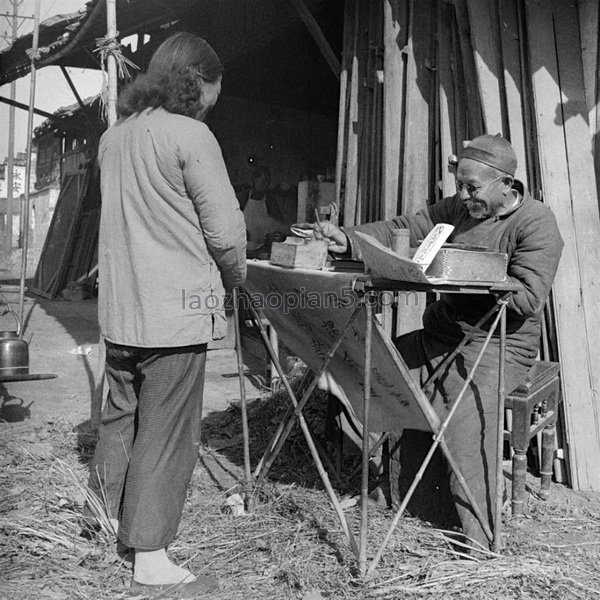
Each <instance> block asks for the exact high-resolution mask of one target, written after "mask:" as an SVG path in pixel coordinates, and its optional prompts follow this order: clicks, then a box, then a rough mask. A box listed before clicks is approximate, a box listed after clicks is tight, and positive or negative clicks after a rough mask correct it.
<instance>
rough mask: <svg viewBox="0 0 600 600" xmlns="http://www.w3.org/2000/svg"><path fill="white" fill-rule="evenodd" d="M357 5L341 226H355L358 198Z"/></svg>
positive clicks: (358, 75)
mask: <svg viewBox="0 0 600 600" xmlns="http://www.w3.org/2000/svg"><path fill="white" fill-rule="evenodd" d="M359 4H360V0H355V1H354V6H352V3H350V7H351V8H352V7H353V8H354V11H353V12H354V15H353V17H354V18H353V19H352V42H353V43H352V50H351V57H352V58H351V68H350V102H349V106H348V137H347V145H346V173H345V182H346V183H345V186H344V192H345V193H344V217H343V224H344V225H346V226H351V225H355V224H356V222H355V219H356V205H357V198H358V193H359V192H358V132H357V130H356V129H357V126H358V95H359V79H360V73H359V61H358V29H359V18H358V16H359Z"/></svg>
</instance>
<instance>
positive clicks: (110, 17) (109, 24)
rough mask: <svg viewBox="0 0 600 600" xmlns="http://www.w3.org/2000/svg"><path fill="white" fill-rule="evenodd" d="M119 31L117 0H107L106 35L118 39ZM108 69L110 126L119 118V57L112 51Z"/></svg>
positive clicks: (108, 57) (107, 59)
mask: <svg viewBox="0 0 600 600" xmlns="http://www.w3.org/2000/svg"><path fill="white" fill-rule="evenodd" d="M118 34H119V32H118V31H117V0H106V37H107V38H108V39H109V40H110V39H112V40H116V38H117V35H118ZM106 71H107V77H108V102H107V112H108V126H109V127H110V126H111V125H113V124H114V123H115V122H116V120H117V59H116V57H115V55H114V54H113V53H112V52H109V53H108V56H107V58H106Z"/></svg>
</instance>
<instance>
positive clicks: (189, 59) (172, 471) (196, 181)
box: [89, 33, 246, 595]
mask: <svg viewBox="0 0 600 600" xmlns="http://www.w3.org/2000/svg"><path fill="white" fill-rule="evenodd" d="M222 71H223V67H222V65H221V62H220V60H219V58H218V56H217V55H216V53H215V51H214V50H213V49H212V48H211V46H210V45H209V44H208V43H207V42H206V41H205V40H203V39H202V38H199V37H197V36H195V35H192V34H190V33H176V34H174V35H172V36H171V37H169V38H168V39H167V40H165V41H164V42H163V43H162V44H161V46H160V47H159V48H158V49H157V50H156V52H155V54H154V56H153V57H152V60H151V61H150V65H149V67H148V71H147V72H146V74H144V75H141V76H139V77H138V78H137V79H136V80H135V81H134V82H133V83H132V84H131V85H130V86H129V87H128V88H127V89H126V90H125V91H124V92H123V94H122V95H121V97H120V98H119V105H118V107H119V113H120V119H119V121H118V122H117V123H116V124H115V125H114V126H113V127H111V128H110V129H109V130H108V131H107V132H106V133H105V134H104V135H103V137H102V139H101V141H100V147H99V154H98V161H99V164H100V168H101V191H102V216H101V225H100V241H99V294H98V312H99V322H100V330H101V333H102V335H103V336H104V338H105V340H106V375H107V378H108V382H109V386H110V393H109V396H108V401H107V404H106V407H105V409H104V411H103V414H102V423H101V427H100V433H99V440H98V444H97V448H96V453H95V455H94V459H93V461H92V464H91V470H90V482H89V486H90V489H91V490H92V491H93V492H95V494H96V495H97V496H98V497H99V498H102V497H105V498H106V499H107V501H108V507H107V509H108V511H109V516H110V517H111V519H113V520H114V523H115V525H116V524H117V523H118V538H119V540H120V542H121V543H122V544H124V545H125V546H127V547H129V548H133V549H134V555H135V562H134V570H133V583H132V586H133V587H149V588H150V589H154V590H159V589H161V588H162V587H163V586H173V585H174V584H176V585H177V586H178V589H179V591H180V592H181V591H182V589H181V588H185V592H186V594H187V593H189V594H191V595H194V594H198V593H202V592H206V591H209V590H210V589H211V588H213V587H215V586H216V581H215V580H214V579H212V578H210V577H201V576H198V577H197V578H196V577H195V576H194V575H193V574H192V573H190V572H189V571H188V570H187V569H184V568H181V567H179V566H177V565H175V564H174V563H172V562H171V561H170V560H169V558H168V557H167V547H168V545H169V544H170V543H171V542H172V540H173V538H174V537H175V535H176V533H177V528H178V525H179V521H180V519H181V514H182V510H183V503H184V500H185V496H186V491H187V487H188V484H189V481H190V478H191V476H192V472H193V470H194V466H195V464H196V458H197V456H198V449H199V444H200V420H201V416H202V393H203V385H204V369H205V360H206V346H207V343H208V342H210V341H211V340H215V339H220V338H223V337H224V336H225V334H226V330H227V321H226V318H225V310H224V302H223V298H224V294H225V290H229V289H231V288H233V287H235V286H238V285H241V284H242V283H243V282H244V279H245V276H246V262H245V255H246V234H245V226H244V219H243V216H242V213H241V211H240V208H239V205H238V202H237V200H236V197H235V194H234V191H233V188H232V186H231V183H230V181H229V177H228V175H227V170H226V168H225V164H224V161H223V156H222V154H221V149H220V147H219V144H218V143H217V140H216V139H215V137H214V136H213V134H212V133H211V131H210V129H209V128H208V127H207V126H206V125H205V124H204V122H203V121H204V118H205V116H206V114H207V113H208V111H209V110H210V109H211V108H212V107H213V106H214V105H215V103H216V101H217V98H218V97H219V93H220V91H221V78H222Z"/></svg>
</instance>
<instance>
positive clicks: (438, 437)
mask: <svg viewBox="0 0 600 600" xmlns="http://www.w3.org/2000/svg"><path fill="white" fill-rule="evenodd" d="M497 312H498V314H497V315H496V318H495V319H494V322H493V323H492V325H491V327H490V329H489V331H488V334H487V336H486V339H485V341H484V343H483V345H482V348H481V351H480V353H479V356H478V357H477V359H476V361H475V363H474V365H473V367H472V368H471V370H470V372H469V374H468V376H467V378H466V380H465V383H464V385H463V388H462V389H461V391H460V392H459V394H458V396H457V397H456V399H455V401H454V404H453V406H452V408H451V410H450V412H449V414H448V416H447V417H446V419H445V420H444V421H443V422H442V424H441V425H440V424H439V423H436V422H434V421H432V415H431V411H432V410H433V409H432V407H431V406H430V405H429V400H428V399H427V398H426V397H425V394H424V393H423V391H422V390H421V388H420V387H419V386H418V385H417V384H416V382H414V381H413V380H412V377H411V375H410V371H409V369H408V367H407V366H406V364H405V363H404V361H403V360H402V357H401V356H400V355H399V353H398V350H397V348H396V347H395V346H394V344H393V343H392V341H391V340H390V339H389V338H388V337H387V336H386V335H385V331H383V328H382V327H381V325H380V324H379V322H378V321H377V319H375V318H373V319H372V321H373V324H374V325H375V327H376V329H377V330H378V331H379V333H380V334H381V338H382V340H383V342H384V344H385V346H386V347H387V348H388V350H389V352H390V355H391V357H392V359H393V360H394V363H395V364H396V367H397V368H398V370H399V371H400V373H402V375H403V377H404V379H405V381H406V383H407V384H408V386H409V388H410V389H411V391H412V392H413V395H414V397H415V399H416V400H417V402H418V404H419V406H420V407H421V409H422V410H423V414H424V416H425V417H426V418H427V420H428V422H429V424H430V426H431V427H432V429H433V431H434V432H435V436H434V441H433V443H432V445H431V447H430V448H429V451H428V453H427V455H426V456H425V459H424V460H423V463H422V464H421V467H420V469H419V470H418V472H417V474H416V475H415V478H414V480H413V482H412V484H411V486H410V488H409V489H408V491H407V492H406V495H405V496H404V499H403V500H402V503H401V505H400V507H399V508H398V511H397V512H396V515H395V516H394V519H393V521H392V524H391V525H390V527H389V529H388V532H387V534H386V536H385V538H384V540H383V542H382V543H381V545H380V547H379V550H378V551H377V554H376V555H375V557H374V558H373V560H372V561H371V565H370V566H369V569H368V571H367V575H371V574H372V573H373V572H374V570H375V569H376V567H377V564H378V563H379V561H380V560H381V556H382V554H383V551H384V549H385V547H386V546H387V544H388V542H389V540H390V538H391V536H392V533H393V531H394V529H395V528H396V526H397V525H398V522H399V521H400V518H401V516H402V513H403V512H404V510H405V509H406V506H407V505H408V502H409V501H410V498H411V497H412V495H413V493H414V490H415V488H416V486H417V485H418V483H419V481H420V480H421V478H422V476H423V472H424V471H425V469H426V468H427V466H428V465H429V462H430V461H431V458H432V456H433V453H434V452H435V449H436V448H437V446H438V445H439V446H440V447H441V448H442V451H443V452H444V455H445V456H446V459H447V460H448V464H449V465H450V467H451V468H452V470H453V472H454V473H455V475H456V478H457V480H458V482H459V483H460V485H461V487H462V489H463V491H464V492H465V495H466V496H467V499H468V500H469V502H470V503H471V507H472V508H473V512H474V513H475V516H476V517H477V519H478V521H479V523H480V524H481V527H482V529H483V530H484V532H485V534H486V536H487V537H488V539H489V540H490V541H493V539H494V536H492V532H491V530H490V526H489V525H488V523H487V522H486V519H485V518H484V516H483V513H482V512H481V509H480V508H479V506H478V505H477V502H476V501H475V498H474V497H473V495H472V493H471V491H470V489H469V486H468V485H467V483H466V481H465V479H464V477H463V475H462V473H461V472H460V469H459V467H458V465H457V464H456V462H455V461H454V458H453V456H452V454H451V452H450V450H449V448H448V447H447V445H446V442H445V440H444V439H443V436H444V433H445V431H446V428H447V426H448V423H449V422H450V419H452V417H453V416H454V413H455V412H456V409H457V407H458V405H459V403H460V401H461V400H462V398H463V396H464V394H465V392H466V390H467V388H468V387H469V385H470V383H471V380H472V378H473V374H474V373H475V371H476V369H477V367H478V366H479V363H480V361H481V358H482V357H483V354H484V352H485V350H486V349H487V346H488V345H489V342H490V339H491V337H492V334H493V333H494V331H495V330H496V327H497V326H498V323H499V322H502V320H503V317H504V318H505V305H498V306H497ZM436 416H437V415H436ZM496 527H497V526H496ZM495 529H496V528H495Z"/></svg>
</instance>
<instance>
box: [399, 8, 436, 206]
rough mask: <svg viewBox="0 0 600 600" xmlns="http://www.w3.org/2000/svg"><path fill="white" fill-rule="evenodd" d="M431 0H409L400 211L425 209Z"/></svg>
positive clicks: (432, 29) (427, 177) (432, 12)
mask: <svg viewBox="0 0 600 600" xmlns="http://www.w3.org/2000/svg"><path fill="white" fill-rule="evenodd" d="M433 6H434V3H433V0H418V1H417V0H411V2H410V25H409V39H408V45H407V49H408V57H407V66H406V118H405V124H404V127H405V135H404V147H405V149H406V151H405V152H404V162H403V170H404V177H403V186H402V213H409V212H415V211H417V210H419V209H422V208H425V206H426V204H427V199H428V192H429V187H430V179H431V165H430V151H429V150H430V149H429V134H428V132H429V97H430V87H431V85H432V77H433V75H432V73H433V71H432V70H431V68H428V67H433V56H432V52H431V37H432V34H433V31H434V23H433V21H432V19H431V15H432V14H435V11H434V9H433Z"/></svg>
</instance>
